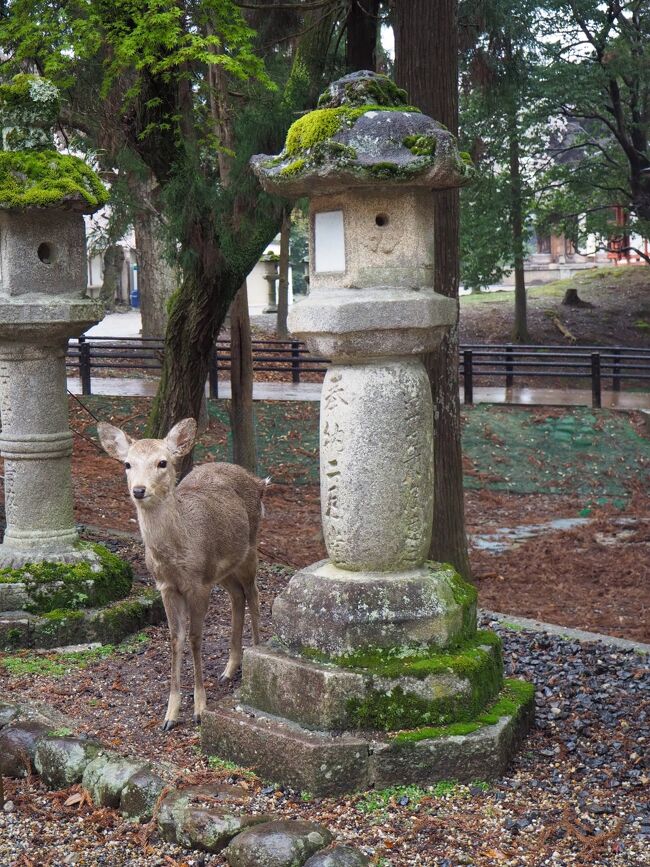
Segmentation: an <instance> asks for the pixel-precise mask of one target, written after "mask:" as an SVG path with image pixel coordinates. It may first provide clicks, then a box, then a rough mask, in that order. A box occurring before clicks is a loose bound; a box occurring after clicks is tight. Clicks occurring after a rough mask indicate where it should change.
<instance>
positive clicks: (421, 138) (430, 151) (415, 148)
mask: <svg viewBox="0 0 650 867" xmlns="http://www.w3.org/2000/svg"><path fill="white" fill-rule="evenodd" d="M402 144H403V145H404V147H405V148H408V149H409V150H410V151H411V153H412V154H414V155H415V156H423V157H424V156H427V157H432V156H434V154H435V152H436V145H437V144H438V142H437V140H436V139H435V137H434V136H432V135H407V136H406V138H405V139H404V140H403V142H402Z"/></svg>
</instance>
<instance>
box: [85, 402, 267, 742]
mask: <svg viewBox="0 0 650 867" xmlns="http://www.w3.org/2000/svg"><path fill="white" fill-rule="evenodd" d="M97 430H98V434H99V439H100V442H101V444H102V447H103V448H104V450H105V451H106V452H107V453H108V454H109V455H110V456H111V457H113V458H115V459H116V460H118V461H121V462H122V463H123V464H124V468H125V470H126V478H127V485H128V489H129V494H130V496H131V499H132V501H133V503H134V505H135V508H136V513H137V517H138V524H139V527H140V533H141V535H142V541H143V542H144V547H145V563H146V565H147V569H148V570H149V572H150V573H151V575H152V576H153V578H154V581H155V584H156V587H157V589H158V590H159V591H160V595H161V597H162V601H163V604H164V607H165V614H166V615H167V624H168V626H169V634H170V645H171V678H170V690H169V701H168V704H167V712H166V714H165V720H164V723H163V726H162V728H163V731H169V730H171V729H173V728H174V726H176V725H177V723H178V716H179V711H180V705H181V689H180V682H181V667H182V662H183V653H184V648H185V639H186V637H187V632H188V630H187V624H188V621H189V639H190V646H191V650H192V660H193V664H194V722H195V723H197V724H199V723H200V722H201V716H202V714H203V712H204V710H205V707H206V691H205V685H204V682H203V666H202V656H201V652H202V643H203V628H204V623H205V617H206V614H207V611H208V605H209V601H210V594H211V591H212V588H213V587H214V586H215V585H220V586H221V587H223V588H224V589H225V590H226V591H227V592H228V594H229V596H230V601H231V605H232V629H231V635H230V648H229V655H228V662H227V665H226V667H225V669H224V671H223V673H222V675H221V680H222V681H229V680H231V679H232V678H233V677H234V676H235V674H236V673H237V671H238V670H239V668H240V666H241V661H242V632H243V626H244V614H245V608H246V605H248V610H249V613H250V619H251V631H252V635H253V644H258V643H259V629H260V605H259V592H258V588H257V583H256V573H257V533H258V530H259V525H260V520H261V517H262V515H263V511H264V508H263V505H262V499H263V496H264V492H265V489H266V486H267V485H268V484H269V481H270V480H269V479H265V480H262V479H258V478H257V477H256V476H254V475H252V473H249V472H248V471H247V470H245V469H243V468H242V467H239V466H236V465H235V464H227V463H207V464H202V465H200V466H197V467H195V468H194V469H193V470H192V471H191V472H190V473H188V474H187V475H186V476H185V477H184V478H183V479H182V480H181V481H180V482H179V483H178V484H176V467H177V465H178V463H179V461H180V460H181V459H182V458H183V457H184V456H185V455H187V454H189V452H190V451H191V449H192V447H193V445H194V440H195V438H196V432H197V423H196V421H195V420H194V419H193V418H185V419H183V420H182V421H179V422H178V424H176V425H174V427H172V429H171V430H170V431H169V433H168V434H167V436H166V437H165V438H164V439H141V440H136V439H133V438H132V437H131V436H129V435H128V434H127V433H125V432H124V431H123V430H121V429H120V428H118V427H115V426H113V425H111V424H108V423H107V422H100V423H99V424H98V428H97Z"/></svg>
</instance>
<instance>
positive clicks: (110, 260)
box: [99, 244, 124, 313]
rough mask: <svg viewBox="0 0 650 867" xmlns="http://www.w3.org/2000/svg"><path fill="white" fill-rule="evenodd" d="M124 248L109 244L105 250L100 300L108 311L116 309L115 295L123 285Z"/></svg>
mask: <svg viewBox="0 0 650 867" xmlns="http://www.w3.org/2000/svg"><path fill="white" fill-rule="evenodd" d="M123 266H124V250H123V249H122V248H121V247H120V245H119V244H109V246H108V247H107V248H106V251H105V252H104V273H103V276H102V285H101V288H100V290H99V300H100V301H101V302H102V303H103V305H104V309H105V310H106V312H107V313H110V312H111V311H112V310H115V297H116V295H118V293H119V291H120V287H121V285H122V268H123Z"/></svg>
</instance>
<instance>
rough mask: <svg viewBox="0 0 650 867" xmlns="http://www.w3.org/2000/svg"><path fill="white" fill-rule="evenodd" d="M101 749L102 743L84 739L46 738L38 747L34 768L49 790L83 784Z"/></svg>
mask: <svg viewBox="0 0 650 867" xmlns="http://www.w3.org/2000/svg"><path fill="white" fill-rule="evenodd" d="M101 749H102V747H101V744H99V743H97V742H96V741H92V740H88V739H87V738H83V737H47V738H43V739H42V740H40V741H39V742H38V744H37V746H36V753H35V755H34V767H35V768H36V770H37V771H38V773H39V774H40V776H41V779H42V780H43V782H44V783H45V785H46V786H47V787H48V789H64V788H66V787H67V786H73V785H74V784H75V783H80V782H81V778H82V777H83V772H84V771H85V770H86V767H87V765H89V764H90V762H91V761H92V760H93V759H94V758H96V756H97V754H98V753H99V752H100V751H101Z"/></svg>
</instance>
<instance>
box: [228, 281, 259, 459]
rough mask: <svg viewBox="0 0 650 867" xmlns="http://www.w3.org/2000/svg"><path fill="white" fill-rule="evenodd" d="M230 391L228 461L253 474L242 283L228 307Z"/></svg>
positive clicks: (248, 352) (249, 366)
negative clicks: (230, 454)
mask: <svg viewBox="0 0 650 867" xmlns="http://www.w3.org/2000/svg"><path fill="white" fill-rule="evenodd" d="M230 388H231V401H230V431H231V434H232V459H233V462H234V463H236V464H239V465H240V466H241V467H244V468H245V469H247V470H250V472H251V473H254V472H255V469H256V467H257V456H256V453H255V422H254V417H253V353H252V351H251V322H250V317H249V315H248V291H247V288H246V281H244V283H243V284H242V286H241V288H240V290H239V292H238V293H237V294H236V295H235V299H234V301H233V302H232V304H231V306H230Z"/></svg>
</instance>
